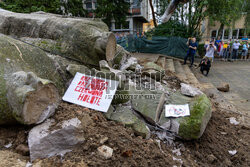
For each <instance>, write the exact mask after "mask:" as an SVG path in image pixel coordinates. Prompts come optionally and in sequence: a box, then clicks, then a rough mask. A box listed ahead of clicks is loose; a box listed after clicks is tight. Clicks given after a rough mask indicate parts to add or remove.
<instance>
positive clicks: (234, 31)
mask: <svg viewBox="0 0 250 167" xmlns="http://www.w3.org/2000/svg"><path fill="white" fill-rule="evenodd" d="M237 34H238V29H235V30H233V39H238V36H237Z"/></svg>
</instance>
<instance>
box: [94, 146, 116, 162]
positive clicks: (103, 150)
mask: <svg viewBox="0 0 250 167" xmlns="http://www.w3.org/2000/svg"><path fill="white" fill-rule="evenodd" d="M97 150H98V154H99V155H101V156H103V157H104V158H106V159H109V158H111V157H112V154H113V149H112V148H110V147H108V146H105V145H103V146H101V147H98V148H97Z"/></svg>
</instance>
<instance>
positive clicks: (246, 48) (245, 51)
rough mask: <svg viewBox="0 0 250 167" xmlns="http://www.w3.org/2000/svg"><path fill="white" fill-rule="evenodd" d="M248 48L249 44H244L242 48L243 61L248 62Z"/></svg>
mask: <svg viewBox="0 0 250 167" xmlns="http://www.w3.org/2000/svg"><path fill="white" fill-rule="evenodd" d="M248 48H249V45H248V42H246V43H244V44H243V46H242V53H241V60H243V59H244V60H247V54H248Z"/></svg>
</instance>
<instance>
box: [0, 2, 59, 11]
mask: <svg viewBox="0 0 250 167" xmlns="http://www.w3.org/2000/svg"><path fill="white" fill-rule="evenodd" d="M0 7H1V8H3V9H6V10H10V11H13V12H18V13H31V12H36V11H44V12H49V13H60V10H59V8H60V0H53V1H51V0H5V1H3V2H0Z"/></svg>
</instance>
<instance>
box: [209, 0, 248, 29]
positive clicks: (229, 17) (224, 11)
mask: <svg viewBox="0 0 250 167" xmlns="http://www.w3.org/2000/svg"><path fill="white" fill-rule="evenodd" d="M244 1H245V0H226V1H222V0H220V1H218V0H209V1H208V5H207V10H206V12H207V15H208V16H209V19H210V20H211V21H219V22H220V23H221V24H224V25H230V24H231V23H232V22H233V21H235V20H237V19H238V18H240V17H241V14H242V11H243V4H244Z"/></svg>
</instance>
